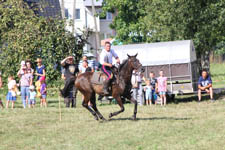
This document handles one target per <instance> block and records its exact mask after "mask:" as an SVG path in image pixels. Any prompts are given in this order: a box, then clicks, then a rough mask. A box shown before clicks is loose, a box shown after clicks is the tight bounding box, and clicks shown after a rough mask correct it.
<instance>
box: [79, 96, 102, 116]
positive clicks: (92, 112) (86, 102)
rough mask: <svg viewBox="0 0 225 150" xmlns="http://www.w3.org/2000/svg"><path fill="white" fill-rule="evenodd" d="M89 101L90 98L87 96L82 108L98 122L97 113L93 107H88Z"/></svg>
mask: <svg viewBox="0 0 225 150" xmlns="http://www.w3.org/2000/svg"><path fill="white" fill-rule="evenodd" d="M89 100H90V97H89V96H87V95H85V96H84V100H83V102H82V106H83V107H85V108H86V109H87V110H88V111H90V112H91V114H92V115H93V116H94V117H95V120H98V116H97V114H96V112H95V111H94V110H92V108H91V106H88V102H89Z"/></svg>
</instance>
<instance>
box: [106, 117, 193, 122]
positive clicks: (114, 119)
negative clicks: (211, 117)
mask: <svg viewBox="0 0 225 150" xmlns="http://www.w3.org/2000/svg"><path fill="white" fill-rule="evenodd" d="M190 119H191V118H175V117H153V118H137V120H133V119H132V118H111V119H109V120H108V121H121V120H131V121H140V120H143V121H147V120H190Z"/></svg>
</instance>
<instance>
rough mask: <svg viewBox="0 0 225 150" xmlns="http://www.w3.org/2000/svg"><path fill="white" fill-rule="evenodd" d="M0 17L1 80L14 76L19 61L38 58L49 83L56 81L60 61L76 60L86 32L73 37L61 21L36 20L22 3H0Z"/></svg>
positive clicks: (15, 0) (78, 57)
mask: <svg viewBox="0 0 225 150" xmlns="http://www.w3.org/2000/svg"><path fill="white" fill-rule="evenodd" d="M0 14H1V19H0V37H1V42H0V43H2V44H1V53H0V57H1V59H0V69H1V70H2V72H3V76H4V77H5V78H6V77H7V76H8V75H16V73H17V71H18V70H19V64H20V62H21V61H22V60H27V59H29V60H31V61H33V62H34V61H35V60H36V58H38V57H41V58H42V59H43V62H44V64H45V66H46V71H47V80H48V81H49V82H52V81H56V80H57V79H59V78H60V60H62V59H63V58H64V57H66V56H68V55H74V56H75V58H76V61H77V62H78V61H79V60H80V57H81V56H82V51H83V46H84V44H85V43H86V39H87V36H88V34H89V33H88V32H87V33H85V34H83V35H82V36H78V37H74V35H73V34H72V33H70V32H68V31H66V30H65V26H66V22H65V20H62V19H57V18H55V19H53V18H44V17H38V16H37V15H35V13H34V11H33V10H32V9H30V7H29V6H28V5H27V4H26V3H25V2H24V1H23V0H7V1H4V2H1V3H0Z"/></svg>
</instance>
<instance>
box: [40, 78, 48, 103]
mask: <svg viewBox="0 0 225 150" xmlns="http://www.w3.org/2000/svg"><path fill="white" fill-rule="evenodd" d="M40 82H41V90H40V91H41V104H40V105H41V107H42V106H44V107H47V102H46V97H47V87H46V83H45V77H44V76H42V77H41V78H40Z"/></svg>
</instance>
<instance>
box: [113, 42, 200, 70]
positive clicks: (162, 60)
mask: <svg viewBox="0 0 225 150" xmlns="http://www.w3.org/2000/svg"><path fill="white" fill-rule="evenodd" d="M112 49H114V50H115V52H116V53H117V54H118V56H119V58H120V59H121V60H124V59H126V58H127V54H129V55H135V54H136V53H138V56H137V58H138V59H139V60H140V62H141V63H142V65H143V66H151V65H164V64H181V63H189V62H194V61H196V52H195V48H194V45H193V42H192V40H184V41H172V42H158V43H145V44H130V45H121V46H112Z"/></svg>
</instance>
